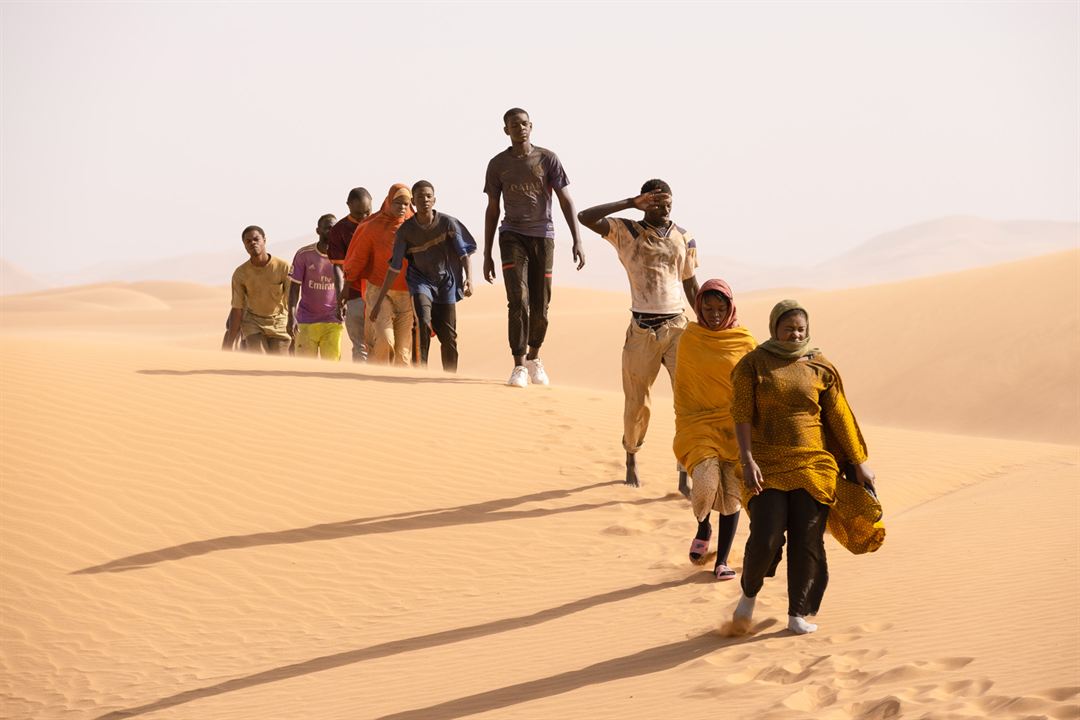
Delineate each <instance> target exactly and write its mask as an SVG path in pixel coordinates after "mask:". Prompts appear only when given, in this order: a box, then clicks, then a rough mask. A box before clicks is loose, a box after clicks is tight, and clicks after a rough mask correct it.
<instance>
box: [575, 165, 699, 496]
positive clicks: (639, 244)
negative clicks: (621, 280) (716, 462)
mask: <svg viewBox="0 0 1080 720" xmlns="http://www.w3.org/2000/svg"><path fill="white" fill-rule="evenodd" d="M633 208H636V209H638V210H641V211H642V212H643V213H644V214H645V217H643V218H642V219H641V220H637V221H636V220H627V219H625V218H618V217H614V218H609V217H608V215H611V214H612V213H617V212H620V211H622V210H630V209H633ZM578 219H579V220H581V224H582V225H584V226H585V227H587V228H589V229H590V230H592V231H593V232H595V233H598V234H600V235H603V237H604V239H605V240H607V241H608V242H609V243H611V244H612V245H614V246H615V250H616V252H618V254H619V261H620V262H621V263H622V264H623V267H624V268H626V276H627V278H629V280H630V302H631V305H630V313H631V318H630V327H629V329H628V330H627V331H626V343H625V344H624V345H623V351H622V382H623V396H624V404H623V448H624V449H625V450H626V484H627V485H632V486H634V487H638V486H639V485H640V484H641V483H640V479H639V478H638V472H637V460H636V458H635V455H636V454H637V451H638V450H640V449H641V444H642V442H644V440H645V432H646V431H647V430H648V429H649V389H650V388H651V387H652V384H653V382H655V381H656V376H657V375H658V374H659V373H660V366H661V365H663V366H664V367H666V368H667V371H668V377H669V379H671V380H674V377H675V353H676V350H677V349H678V345H679V337H680V336H681V335H682V332H683V330H684V329H685V328H686V324H687V320H686V316H685V315H683V307H684V306H683V295H684V294H685V296H686V297H687V298H688V299H689V300H690V303H691V304H693V302H694V298H696V297H697V292H698V281H697V277H695V275H694V271H695V270H696V269H697V243H696V242H695V241H694V238H693V236H692V235H691V234H690V233H689V232H687V231H686V230H684V229H683V228H681V227H679V226H678V225H676V224H675V223H674V222H672V221H671V187H670V186H668V184H667V183H666V182H664V181H663V180H649V181H648V182H646V183H645V184H644V185H642V186H641V194H640V195H638V196H637V197H632V198H629V199H627V200H616V201H615V202H610V203H606V204H604V205H597V206H596V207H591V208H589V209H588V210H582V211H581V213H580V214H579V215H578ZM679 492H681V493H683V495H688V494H689V487H688V486H687V482H686V473H685V472H683V471H681V472H680V473H679Z"/></svg>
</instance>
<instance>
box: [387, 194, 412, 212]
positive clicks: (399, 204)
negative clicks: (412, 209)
mask: <svg viewBox="0 0 1080 720" xmlns="http://www.w3.org/2000/svg"><path fill="white" fill-rule="evenodd" d="M409 202H410V201H409V198H408V196H406V195H398V196H397V197H396V198H394V200H393V202H391V203H390V212H392V213H393V214H394V217H405V213H406V212H407V211H408V209H409Z"/></svg>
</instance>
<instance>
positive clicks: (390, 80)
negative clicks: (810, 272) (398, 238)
mask: <svg viewBox="0 0 1080 720" xmlns="http://www.w3.org/2000/svg"><path fill="white" fill-rule="evenodd" d="M0 25H2V31H0V48H2V50H0V60H2V85H0V93H2V119H0V122H2V127H0V157H2V161H0V162H2V177H0V192H2V197H0V257H3V258H4V259H6V260H8V261H11V262H13V263H15V264H16V265H18V266H20V267H22V268H23V269H25V270H28V271H30V272H32V273H36V274H38V275H41V276H43V277H47V276H48V274H49V273H50V272H53V271H55V272H70V271H72V270H76V269H79V268H82V267H86V266H89V265H94V264H97V263H99V262H116V263H118V264H127V263H129V262H138V261H143V260H152V259H158V258H166V257H170V256H176V255H184V254H188V253H194V252H212V251H219V250H221V249H229V248H235V250H236V253H237V262H240V261H242V260H243V259H244V254H243V249H242V248H241V246H240V239H239V235H240V230H241V229H242V228H243V226H245V225H248V224H259V225H262V226H263V227H264V228H266V230H267V234H268V236H269V239H270V241H271V242H274V241H280V240H286V239H290V238H293V237H297V236H300V235H303V234H305V233H308V232H310V231H311V230H312V228H313V227H314V224H315V220H316V218H317V217H318V216H319V215H320V214H322V213H324V212H333V213H335V214H338V215H339V216H340V215H341V214H343V213H344V212H345V207H344V199H345V194H346V191H347V190H348V189H349V188H350V187H352V186H354V185H365V186H367V187H368V188H369V189H370V190H371V191H372V194H373V195H374V196H375V197H376V198H377V200H376V202H378V199H381V198H382V197H383V196H384V195H385V192H386V190H387V188H388V187H389V186H390V184H391V183H393V182H397V181H401V182H407V183H411V182H413V181H415V180H417V179H420V178H426V179H428V180H430V181H432V182H433V183H434V184H435V186H436V188H437V192H438V206H439V207H440V209H442V210H444V211H446V212H449V213H451V214H454V215H456V216H458V217H459V218H461V219H462V220H463V221H465V223H466V224H467V225H469V226H470V227H471V228H472V229H473V231H474V233H475V234H476V235H477V236H478V238H479V237H480V236H481V233H482V230H483V224H482V223H483V220H482V219H483V208H484V196H483V194H482V192H481V190H482V186H483V176H484V169H485V167H486V164H487V161H488V159H489V158H490V157H491V156H492V155H494V154H495V153H497V152H499V151H500V150H502V149H503V148H504V147H505V146H506V145H507V141H506V138H505V136H504V135H503V134H502V130H501V124H502V120H501V116H502V113H503V111H504V110H506V109H507V108H508V107H511V106H522V107H524V108H526V109H527V110H529V111H530V113H531V114H532V119H533V122H534V125H535V129H534V133H533V140H534V142H535V143H536V144H538V145H541V146H544V147H548V148H550V149H553V150H555V151H556V152H557V153H558V154H559V156H560V157H561V158H562V160H563V163H564V165H565V167H566V169H567V172H568V174H569V177H570V181H571V185H570V190H571V194H572V195H573V197H574V200H575V202H576V203H577V205H578V208H579V209H581V208H583V207H585V206H587V205H591V204H595V203H599V202H606V201H609V200H614V199H618V198H623V197H627V196H629V195H632V194H634V193H635V192H636V190H637V188H638V186H639V185H640V184H641V182H642V181H644V180H646V179H648V178H650V177H655V176H659V177H662V178H665V179H667V180H668V181H669V182H670V183H671V184H672V186H673V188H674V192H675V211H674V216H675V218H676V220H678V222H679V223H680V224H681V225H684V226H686V227H688V228H690V229H691V230H692V231H694V233H695V234H696V235H697V236H698V238H699V243H700V244H701V246H702V248H703V252H706V253H708V254H716V255H725V256H730V257H732V258H739V259H742V260H744V261H748V262H762V263H784V264H787V263H789V262H791V261H810V260H820V259H822V258H824V257H825V256H828V255H832V254H835V253H838V252H842V251H843V250H846V249H848V248H850V247H852V246H854V245H856V244H858V243H859V242H862V241H863V240H866V239H868V238H869V237H871V236H873V235H875V234H877V233H880V232H884V231H887V230H891V229H895V228H897V227H900V226H903V225H906V224H910V223H915V222H921V221H923V220H929V219H933V218H936V217H939V216H942V215H952V214H971V215H979V216H983V217H987V218H990V219H997V220H1006V219H1048V220H1073V221H1076V220H1080V141H1078V135H1080V72H1078V70H1080V49H1078V45H1080V44H1078V36H1080V3H1077V2H1044V3H1039V2H1030V1H1028V2H1022V3H975V2H963V3H959V2H957V3H930V2H920V3H909V2H901V3H878V2H867V3H812V2H791V3H753V4H751V3H692V4H677V3H657V2H650V3H641V4H636V3H625V2H620V3H592V4H590V3H583V2H575V3H555V2H546V3H542V4H511V3H507V2H499V3H468V4H466V3H439V4H406V3H395V4H344V3H327V4H313V3H304V4H302V5H301V4H287V3H274V4H263V3H107V4H106V3H92V2H79V3H47V2H35V3H32V4H30V3H27V4H19V3H5V4H3V5H2V8H0ZM556 232H557V234H558V235H559V239H558V242H559V244H560V245H561V250H560V258H559V262H560V265H561V266H566V265H568V264H569V252H568V251H567V247H568V234H567V231H566V229H565V227H564V226H563V224H562V221H561V219H559V220H557V222H556ZM583 233H584V234H585V235H586V236H588V235H590V233H588V231H586V230H584V229H583ZM589 243H590V244H589V245H588V246H587V248H588V249H589V250H590V252H593V253H595V252H602V251H603V249H602V248H601V246H600V245H599V244H598V243H597V242H596V241H594V240H593V239H590V240H589ZM118 279H123V278H118Z"/></svg>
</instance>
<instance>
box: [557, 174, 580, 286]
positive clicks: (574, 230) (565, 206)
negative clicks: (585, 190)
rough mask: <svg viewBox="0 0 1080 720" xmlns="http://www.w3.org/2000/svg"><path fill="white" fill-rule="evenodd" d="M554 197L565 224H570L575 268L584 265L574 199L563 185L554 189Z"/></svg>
mask: <svg viewBox="0 0 1080 720" xmlns="http://www.w3.org/2000/svg"><path fill="white" fill-rule="evenodd" d="M555 197H557V198H559V207H561V208H562V213H563V217H564V218H566V224H567V225H568V226H570V237H571V238H572V239H573V243H574V244H573V252H574V261H575V262H577V269H578V270H580V269H581V268H583V267H585V250H584V249H583V248H582V247H581V237H580V236H579V235H578V226H577V217H576V213H575V212H574V200H573V198H571V197H570V193H569V192H567V191H566V188H565V187H561V188H559V189H558V190H556V191H555Z"/></svg>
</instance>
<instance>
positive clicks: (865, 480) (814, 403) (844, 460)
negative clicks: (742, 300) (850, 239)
mask: <svg viewBox="0 0 1080 720" xmlns="http://www.w3.org/2000/svg"><path fill="white" fill-rule="evenodd" d="M809 318H810V315H809V313H808V312H807V311H806V309H805V308H804V307H803V306H802V305H800V304H799V303H798V302H797V301H795V300H784V301H781V302H780V303H778V304H777V305H776V307H774V308H773V310H772V313H770V315H769V333H770V335H771V338H770V339H769V340H768V341H767V342H765V343H762V344H761V345H760V346H759V347H758V348H757V349H756V350H754V351H753V352H751V353H749V354H747V355H746V357H744V358H743V359H742V360H741V361H740V362H739V364H738V365H737V366H736V367H735V370H734V372H733V373H732V382H733V384H734V390H735V395H734V402H733V404H732V416H733V417H734V419H735V434H736V437H737V439H738V443H739V456H740V461H741V464H742V470H743V478H744V492H743V501H744V504H745V505H746V508H747V511H748V512H749V515H750V537H749V538H748V539H747V541H746V552H745V554H744V556H743V573H742V591H743V595H742V598H741V599H740V600H739V604H738V606H737V607H736V609H735V617H734V626H735V629H736V630H740V631H745V630H746V629H748V628H749V625H750V621H751V618H752V616H753V612H754V602H755V599H756V597H757V594H758V592H759V591H760V590H761V587H762V585H763V584H764V581H765V577H766V576H767V575H771V574H772V573H773V572H774V571H775V569H776V563H777V561H778V559H779V553H780V551H781V548H782V546H783V544H784V534H785V532H786V533H787V544H788V562H787V579H788V629H790V630H791V631H793V632H795V633H798V634H805V633H810V632H813V631H814V630H817V625H815V624H813V623H810V622H807V621H806V617H807V616H810V615H815V614H816V613H817V610H818V607H819V605H820V604H821V598H822V595H823V594H824V593H825V585H826V584H827V582H828V566H827V565H826V562H825V544H824V537H823V536H824V532H825V526H826V523H827V522H828V517H829V507H830V506H831V505H833V504H834V503H835V502H836V489H837V488H836V486H837V480H838V478H839V475H840V468H841V467H848V466H850V467H852V470H851V474H852V475H853V476H854V477H851V478H850V479H852V480H853V481H855V482H857V483H858V484H860V485H862V486H864V487H867V488H870V489H873V486H874V472H873V470H871V469H870V466H869V465H868V464H867V462H866V460H867V450H866V443H865V442H864V441H863V437H862V433H861V432H860V431H859V426H858V424H857V423H856V422H855V417H854V415H852V413H851V408H850V407H848V404H847V399H846V397H845V396H844V386H843V384H842V382H841V380H840V373H839V372H837V370H836V368H835V367H834V366H833V364H832V363H831V362H829V361H828V360H826V359H825V357H824V355H822V354H821V351H820V350H819V349H818V348H816V347H812V346H811V345H810V319H809ZM845 482H846V481H845Z"/></svg>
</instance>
